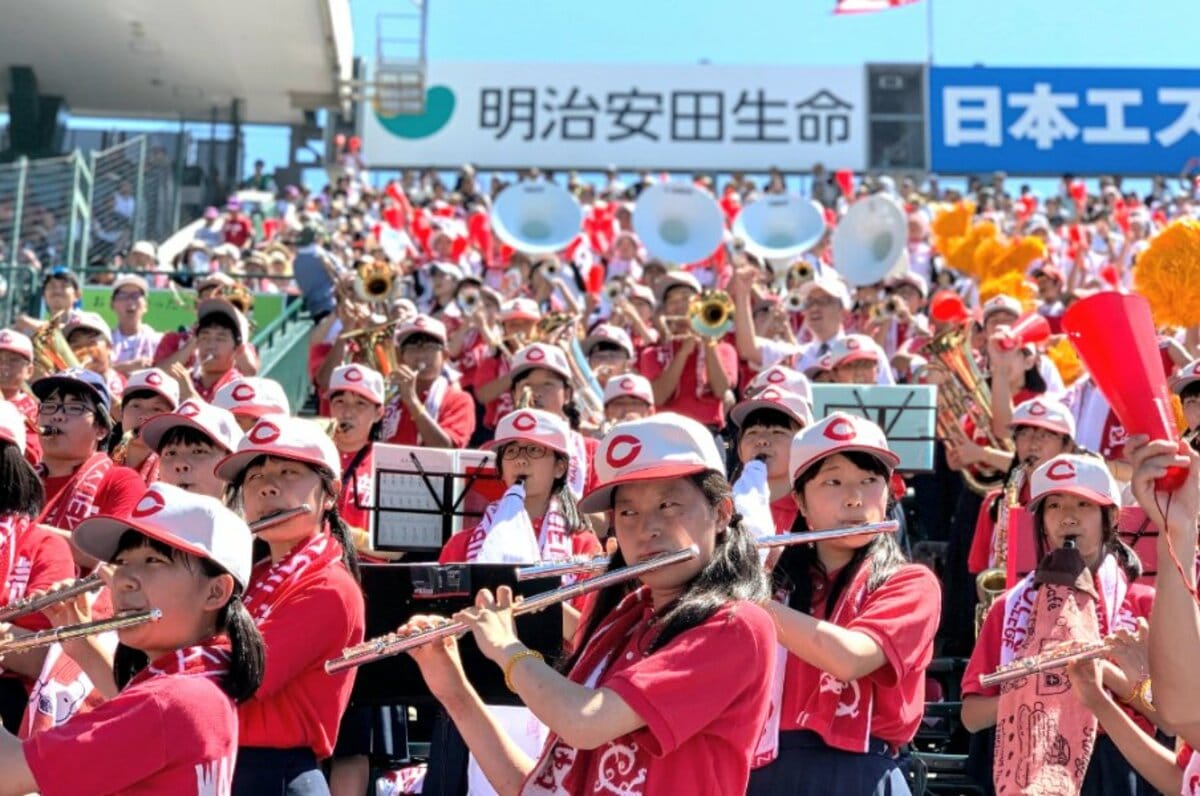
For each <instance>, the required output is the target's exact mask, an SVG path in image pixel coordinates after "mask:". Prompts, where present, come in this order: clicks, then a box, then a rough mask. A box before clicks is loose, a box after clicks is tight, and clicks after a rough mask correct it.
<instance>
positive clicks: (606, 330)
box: [580, 323, 634, 389]
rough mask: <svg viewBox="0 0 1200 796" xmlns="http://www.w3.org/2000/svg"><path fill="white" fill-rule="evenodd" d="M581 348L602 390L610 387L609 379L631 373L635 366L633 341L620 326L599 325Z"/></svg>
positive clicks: (590, 333) (589, 334) (593, 329)
mask: <svg viewBox="0 0 1200 796" xmlns="http://www.w3.org/2000/svg"><path fill="white" fill-rule="evenodd" d="M580 348H581V349H582V350H583V355H584V357H586V358H587V363H588V367H590V368H591V370H592V375H594V376H595V377H596V381H597V382H598V383H599V385H600V388H601V389H603V388H604V387H605V386H607V385H608V380H609V379H611V378H613V377H614V376H620V375H621V374H623V373H629V372H630V369H631V368H632V366H633V356H634V350H633V341H632V340H630V339H629V333H628V332H626V331H625V330H624V329H622V328H621V327H619V326H612V325H611V324H607V323H601V324H597V325H596V326H594V327H592V331H591V332H589V333H588V336H587V337H586V338H584V340H583V342H582V343H580Z"/></svg>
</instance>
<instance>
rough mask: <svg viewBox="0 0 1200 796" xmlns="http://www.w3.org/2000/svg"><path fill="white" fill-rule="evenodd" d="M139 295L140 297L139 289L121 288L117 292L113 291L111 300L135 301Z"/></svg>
mask: <svg viewBox="0 0 1200 796" xmlns="http://www.w3.org/2000/svg"><path fill="white" fill-rule="evenodd" d="M141 297H142V293H141V291H140V290H132V291H127V290H122V291H121V292H119V293H113V297H112V300H113V301H137V300H138V299H140V298H141Z"/></svg>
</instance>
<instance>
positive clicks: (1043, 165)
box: [929, 67, 1200, 175]
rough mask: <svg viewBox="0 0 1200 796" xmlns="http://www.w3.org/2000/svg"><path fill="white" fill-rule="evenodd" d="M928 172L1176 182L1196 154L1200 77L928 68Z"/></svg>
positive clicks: (1185, 72) (1199, 73)
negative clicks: (1171, 177) (1170, 177)
mask: <svg viewBox="0 0 1200 796" xmlns="http://www.w3.org/2000/svg"><path fill="white" fill-rule="evenodd" d="M929 129H930V142H931V143H930V155H931V159H932V166H933V169H934V171H940V172H949V173H957V172H972V171H991V170H1003V171H1007V172H1010V173H1013V174H1055V175H1057V174H1062V173H1064V172H1074V173H1082V174H1087V173H1114V174H1179V173H1180V172H1182V171H1184V170H1186V169H1190V168H1192V167H1193V166H1195V165H1196V163H1197V162H1200V161H1197V160H1196V158H1197V156H1198V155H1200V70H1193V69H1025V68H1022V69H1005V68H995V69H992V68H985V67H979V68H949V67H935V68H933V69H932V70H931V73H930V80H929Z"/></svg>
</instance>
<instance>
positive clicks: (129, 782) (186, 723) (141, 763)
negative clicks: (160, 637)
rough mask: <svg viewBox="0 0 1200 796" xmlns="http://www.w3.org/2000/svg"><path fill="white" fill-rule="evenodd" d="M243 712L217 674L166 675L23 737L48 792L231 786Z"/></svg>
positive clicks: (217, 790) (216, 790) (211, 790)
mask: <svg viewBox="0 0 1200 796" xmlns="http://www.w3.org/2000/svg"><path fill="white" fill-rule="evenodd" d="M237 745H238V726H237V713H236V712H235V710H234V705H233V700H231V699H230V698H229V697H228V696H227V695H226V694H225V692H224V691H222V690H221V687H220V686H219V685H218V684H217V682H216V681H214V680H213V679H211V678H208V677H199V676H189V675H170V676H167V675H160V676H158V677H151V678H150V679H148V680H145V681H143V682H140V683H135V684H133V685H130V686H128V687H127V688H126V689H125V690H124V691H122V692H121V693H120V694H118V695H117V696H115V697H113V698H112V699H110V700H108V701H107V702H104V703H102V704H100V705H97V706H96V707H94V708H92V709H91V710H89V711H87V712H85V713H81V714H79V715H77V716H75V717H74V718H72V719H71V720H70V721H69V722H67V723H66V724H63V725H60V726H58V727H54V728H52V729H48V730H44V731H42V732H39V733H37V734H36V735H34V736H33V737H32V738H30V739H29V740H28V741H25V743H24V751H25V761H26V762H27V763H28V764H29V768H30V770H31V771H32V772H33V776H34V779H35V780H36V781H37V784H38V789H39V790H40V791H41V793H42V794H43V796H55V794H78V793H92V794H101V793H121V794H163V793H170V794H192V793H194V794H227V793H229V788H230V785H231V783H232V781H233V765H234V757H235V753H236V750H237Z"/></svg>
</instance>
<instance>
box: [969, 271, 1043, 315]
mask: <svg viewBox="0 0 1200 796" xmlns="http://www.w3.org/2000/svg"><path fill="white" fill-rule="evenodd" d="M1002 294H1003V295H1005V296H1012V297H1013V298H1015V299H1016V300H1017V301H1019V302H1021V311H1022V312H1030V311H1032V310H1033V308H1034V307H1036V306H1037V288H1036V287H1034V286H1033V285H1032V284H1030V283H1029V282H1028V281H1026V279H1025V274H1023V273H1021V272H1019V271H1009V272H1008V273H1006V274H1001V275H1000V276H995V277H992V278H991V279H989V280H987V281H986V282H984V283H983V284H982V285H980V286H979V303H980V304H981V305H982V304H986V303H987V302H988V301H990V300H991V299H994V298H995V297H996V296H999V295H1002Z"/></svg>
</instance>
